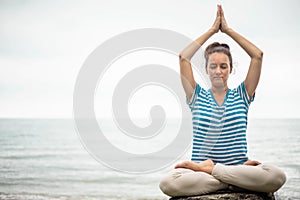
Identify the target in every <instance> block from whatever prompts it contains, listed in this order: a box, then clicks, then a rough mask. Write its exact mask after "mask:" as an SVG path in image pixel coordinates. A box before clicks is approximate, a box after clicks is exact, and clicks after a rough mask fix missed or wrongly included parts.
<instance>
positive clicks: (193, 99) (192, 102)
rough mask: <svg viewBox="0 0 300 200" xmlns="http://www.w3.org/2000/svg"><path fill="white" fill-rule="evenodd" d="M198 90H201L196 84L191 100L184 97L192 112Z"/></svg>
mask: <svg viewBox="0 0 300 200" xmlns="http://www.w3.org/2000/svg"><path fill="white" fill-rule="evenodd" d="M200 90H201V87H200V85H199V84H198V83H197V84H196V88H195V90H194V93H193V96H192V98H191V99H188V97H186V103H187V104H188V106H189V107H190V109H191V110H192V109H193V108H194V106H195V102H196V99H197V97H198V96H199V92H200Z"/></svg>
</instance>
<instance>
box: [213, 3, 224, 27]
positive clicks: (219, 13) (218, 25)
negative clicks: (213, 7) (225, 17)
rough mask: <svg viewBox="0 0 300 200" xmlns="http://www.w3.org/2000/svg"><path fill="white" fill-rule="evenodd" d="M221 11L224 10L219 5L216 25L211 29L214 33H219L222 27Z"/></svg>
mask: <svg viewBox="0 0 300 200" xmlns="http://www.w3.org/2000/svg"><path fill="white" fill-rule="evenodd" d="M221 9H222V8H221V6H220V5H218V11H217V16H216V19H215V22H214V24H213V25H212V27H211V29H212V30H213V32H214V33H217V32H219V30H220V27H221Z"/></svg>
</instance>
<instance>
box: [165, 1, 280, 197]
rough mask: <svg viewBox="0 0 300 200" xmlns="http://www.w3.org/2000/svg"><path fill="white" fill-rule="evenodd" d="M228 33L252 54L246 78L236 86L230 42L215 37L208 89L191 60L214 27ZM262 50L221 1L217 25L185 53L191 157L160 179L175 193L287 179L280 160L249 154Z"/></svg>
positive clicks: (264, 188) (260, 187)
mask: <svg viewBox="0 0 300 200" xmlns="http://www.w3.org/2000/svg"><path fill="white" fill-rule="evenodd" d="M219 31H221V32H223V33H225V34H226V35H228V36H229V37H231V38H232V39H233V40H235V41H236V42H237V43H238V44H239V45H240V46H241V47H242V48H243V49H244V50H245V51H246V52H247V54H248V55H249V56H250V58H251V62H250V66H249V70H248V74H247V76H246V79H245V80H244V81H243V82H242V83H241V84H240V85H239V86H238V87H237V88H235V89H232V90H231V89H229V88H228V86H227V80H228V77H229V74H230V73H231V71H232V57H231V53H230V49H229V46H228V45H226V44H220V43H217V42H215V43H213V44H211V45H209V46H208V47H207V48H206V50H205V60H206V64H205V69H206V72H207V74H208V76H209V79H210V81H211V87H210V89H209V90H205V89H203V88H202V87H201V86H200V85H199V84H197V83H196V81H195V80H194V76H193V71H192V67H191V63H190V60H191V58H192V57H193V55H194V54H195V53H196V52H197V50H198V49H199V48H200V47H201V46H202V45H203V44H204V43H205V42H206V40H207V39H209V38H210V37H211V36H212V35H214V34H215V33H218V32H219ZM262 58H263V52H262V51H261V50H260V49H259V48H257V47H256V46H255V45H253V44H252V43H251V42H249V41H248V40H247V39H245V38H244V37H243V36H241V35H240V34H238V33H237V32H235V31H234V30H233V29H231V28H229V26H228V25H227V23H226V20H225V18H224V13H223V10H222V7H221V6H218V11H217V17H216V19H215V22H214V24H213V26H212V27H211V28H210V29H209V30H208V31H207V32H205V33H204V34H203V35H201V36H200V37H199V38H198V39H196V41H195V42H193V43H192V44H190V45H189V46H187V47H186V48H185V49H184V50H183V51H182V53H181V54H180V72H181V77H182V85H183V88H184V91H185V93H186V96H187V102H188V105H189V106H190V108H191V111H192V114H193V135H194V136H193V152H192V161H185V162H182V163H179V164H177V165H176V166H175V169H174V170H173V171H171V172H170V173H169V174H168V175H167V176H166V177H164V178H163V179H162V181H161V183H160V188H161V190H162V191H163V192H164V193H165V194H167V195H169V196H172V197H175V196H192V195H200V194H205V193H209V192H215V191H217V190H220V189H225V188H228V187H229V186H230V185H233V186H237V187H240V188H243V189H247V190H252V191H257V192H267V193H269V192H275V191H277V190H278V189H279V188H280V187H281V186H282V185H283V184H284V183H285V181H286V177H285V174H284V173H283V172H282V171H281V170H280V169H278V168H277V167H275V166H271V165H264V164H261V163H260V162H258V161H254V160H248V157H247V142H246V128H247V113H248V108H249V105H250V103H251V102H252V101H253V99H254V95H255V89H256V87H257V84H258V82H259V77H260V73H261V66H262Z"/></svg>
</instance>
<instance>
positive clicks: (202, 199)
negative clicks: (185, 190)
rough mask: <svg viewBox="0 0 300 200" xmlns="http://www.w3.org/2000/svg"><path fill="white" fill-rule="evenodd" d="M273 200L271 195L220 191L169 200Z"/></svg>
mask: <svg viewBox="0 0 300 200" xmlns="http://www.w3.org/2000/svg"><path fill="white" fill-rule="evenodd" d="M222 199H226V200H241V199H243V200H275V197H274V195H273V194H272V193H269V194H268V193H258V192H252V191H231V190H220V191H218V192H215V193H210V194H205V195H199V196H190V197H173V198H171V199H170V200H222Z"/></svg>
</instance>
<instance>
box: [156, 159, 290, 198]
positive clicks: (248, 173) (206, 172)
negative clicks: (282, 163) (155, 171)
mask: <svg viewBox="0 0 300 200" xmlns="http://www.w3.org/2000/svg"><path fill="white" fill-rule="evenodd" d="M175 168H176V169H174V170H172V171H171V172H170V173H168V174H167V176H165V177H164V178H163V179H162V180H161V182H160V189H161V190H162V191H163V192H164V193H165V194H167V195H169V196H172V197H175V196H192V195H200V194H206V193H210V192H215V191H217V190H220V189H225V188H227V187H228V184H230V185H235V186H238V187H240V188H244V189H247V190H252V191H257V192H267V193H268V192H275V191H277V190H278V189H279V188H280V187H281V186H282V185H283V184H284V183H285V181H286V176H285V174H284V173H283V172H282V171H281V170H280V169H279V168H277V167H275V166H272V165H263V164H259V165H256V166H248V165H236V166H226V165H222V164H216V165H214V164H213V162H212V161H211V160H206V161H204V162H202V163H194V162H190V161H186V162H183V163H180V164H178V165H176V167H175Z"/></svg>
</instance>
